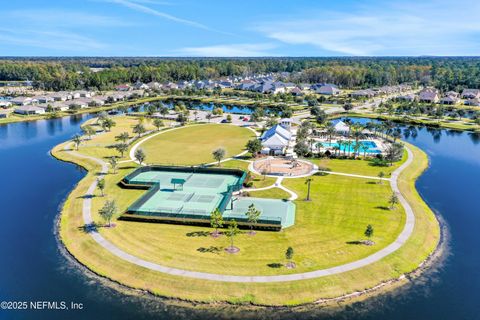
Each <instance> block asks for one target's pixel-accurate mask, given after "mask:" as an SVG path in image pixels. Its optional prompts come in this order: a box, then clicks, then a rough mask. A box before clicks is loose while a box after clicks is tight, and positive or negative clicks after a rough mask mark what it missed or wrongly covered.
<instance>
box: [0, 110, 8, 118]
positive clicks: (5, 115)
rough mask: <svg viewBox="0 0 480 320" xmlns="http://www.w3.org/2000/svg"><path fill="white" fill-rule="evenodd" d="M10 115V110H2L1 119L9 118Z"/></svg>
mask: <svg viewBox="0 0 480 320" xmlns="http://www.w3.org/2000/svg"><path fill="white" fill-rule="evenodd" d="M9 115H10V111H9V110H0V119H5V118H8V116H9Z"/></svg>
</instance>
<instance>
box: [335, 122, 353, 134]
mask: <svg viewBox="0 0 480 320" xmlns="http://www.w3.org/2000/svg"><path fill="white" fill-rule="evenodd" d="M334 128H335V131H337V132H349V131H350V128H349V127H348V126H347V125H346V124H345V122H343V121H338V122H337V123H336V124H335V125H334Z"/></svg>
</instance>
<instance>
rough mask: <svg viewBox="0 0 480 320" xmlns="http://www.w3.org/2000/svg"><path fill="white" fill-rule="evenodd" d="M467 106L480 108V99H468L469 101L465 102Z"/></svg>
mask: <svg viewBox="0 0 480 320" xmlns="http://www.w3.org/2000/svg"><path fill="white" fill-rule="evenodd" d="M465 105H467V106H475V107H479V106H480V98H474V99H468V100H466V101H465Z"/></svg>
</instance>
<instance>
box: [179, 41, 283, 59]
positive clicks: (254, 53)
mask: <svg viewBox="0 0 480 320" xmlns="http://www.w3.org/2000/svg"><path fill="white" fill-rule="evenodd" d="M274 48H276V45H273V44H271V43H255V44H252V43H242V44H221V45H213V46H204V47H186V48H182V49H180V50H177V51H176V52H175V54H177V55H182V56H195V57H265V56H272V53H271V52H269V50H271V49H274Z"/></svg>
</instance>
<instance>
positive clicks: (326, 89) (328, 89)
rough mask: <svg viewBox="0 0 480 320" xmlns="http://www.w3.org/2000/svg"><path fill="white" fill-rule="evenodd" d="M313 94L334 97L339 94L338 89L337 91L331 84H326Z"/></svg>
mask: <svg viewBox="0 0 480 320" xmlns="http://www.w3.org/2000/svg"><path fill="white" fill-rule="evenodd" d="M315 92H316V93H318V94H325V95H331V96H335V95H337V94H340V89H338V88H337V86H335V85H333V84H326V85H323V86H321V87H320V88H318V89H316V90H315Z"/></svg>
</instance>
